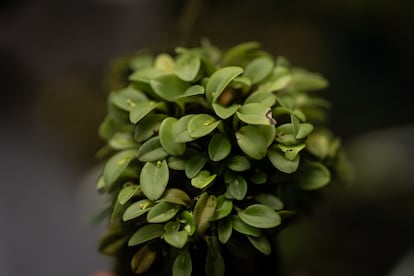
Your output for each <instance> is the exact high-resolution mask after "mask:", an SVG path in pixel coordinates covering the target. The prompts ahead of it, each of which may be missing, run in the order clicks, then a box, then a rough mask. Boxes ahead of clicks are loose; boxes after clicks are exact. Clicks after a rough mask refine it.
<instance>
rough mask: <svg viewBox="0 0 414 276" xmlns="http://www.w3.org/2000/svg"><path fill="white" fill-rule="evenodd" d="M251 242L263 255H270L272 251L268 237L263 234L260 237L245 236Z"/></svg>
mask: <svg viewBox="0 0 414 276" xmlns="http://www.w3.org/2000/svg"><path fill="white" fill-rule="evenodd" d="M247 238H248V239H249V241H250V242H251V244H252V245H253V246H254V247H255V248H256V249H257V250H259V251H260V252H262V253H263V254H265V255H270V253H271V252H272V246H271V245H270V242H269V239H268V238H266V236H265V235H261V236H260V237H252V236H247Z"/></svg>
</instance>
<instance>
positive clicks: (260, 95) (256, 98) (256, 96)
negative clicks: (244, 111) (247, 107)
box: [244, 89, 276, 107]
mask: <svg viewBox="0 0 414 276" xmlns="http://www.w3.org/2000/svg"><path fill="white" fill-rule="evenodd" d="M251 103H262V104H264V105H266V106H269V107H270V106H273V105H274V104H275V103H276V96H275V95H274V94H273V93H271V92H269V91H268V90H266V89H259V90H257V91H254V92H253V93H251V94H250V95H249V97H247V99H246V100H245V101H244V104H251Z"/></svg>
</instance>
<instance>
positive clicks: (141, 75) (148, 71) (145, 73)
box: [128, 67, 165, 84]
mask: <svg viewBox="0 0 414 276" xmlns="http://www.w3.org/2000/svg"><path fill="white" fill-rule="evenodd" d="M164 74H165V72H163V71H161V70H159V69H156V68H153V67H148V68H143V69H140V70H137V71H135V72H133V73H132V74H131V75H130V76H129V77H128V79H129V80H131V81H136V82H142V83H145V84H149V83H150V81H151V80H152V79H154V78H156V77H159V76H161V75H164Z"/></svg>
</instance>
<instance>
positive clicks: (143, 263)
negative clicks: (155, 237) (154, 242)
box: [131, 246, 157, 274]
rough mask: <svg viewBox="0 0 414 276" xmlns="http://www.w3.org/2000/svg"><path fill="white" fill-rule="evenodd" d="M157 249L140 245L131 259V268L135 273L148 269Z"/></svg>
mask: <svg viewBox="0 0 414 276" xmlns="http://www.w3.org/2000/svg"><path fill="white" fill-rule="evenodd" d="M156 256H157V251H155V250H154V249H152V248H151V247H149V246H143V247H141V248H140V249H139V250H138V251H137V253H135V255H134V256H133V257H132V259H131V270H132V271H133V272H134V273H136V274H142V273H145V272H147V271H148V269H150V268H151V266H152V265H153V264H154V261H155V257H156Z"/></svg>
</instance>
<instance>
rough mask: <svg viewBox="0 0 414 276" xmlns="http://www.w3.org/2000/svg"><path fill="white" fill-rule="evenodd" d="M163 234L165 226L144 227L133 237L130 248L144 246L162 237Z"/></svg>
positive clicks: (149, 225) (129, 242)
mask: <svg viewBox="0 0 414 276" xmlns="http://www.w3.org/2000/svg"><path fill="white" fill-rule="evenodd" d="M162 234H164V226H163V225H162V224H147V225H144V226H142V227H141V228H139V229H138V230H137V231H136V232H135V233H134V234H133V235H132V236H131V238H130V239H129V241H128V246H134V245H138V244H142V243H144V242H147V241H150V240H153V239H156V238H158V237H161V235H162Z"/></svg>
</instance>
